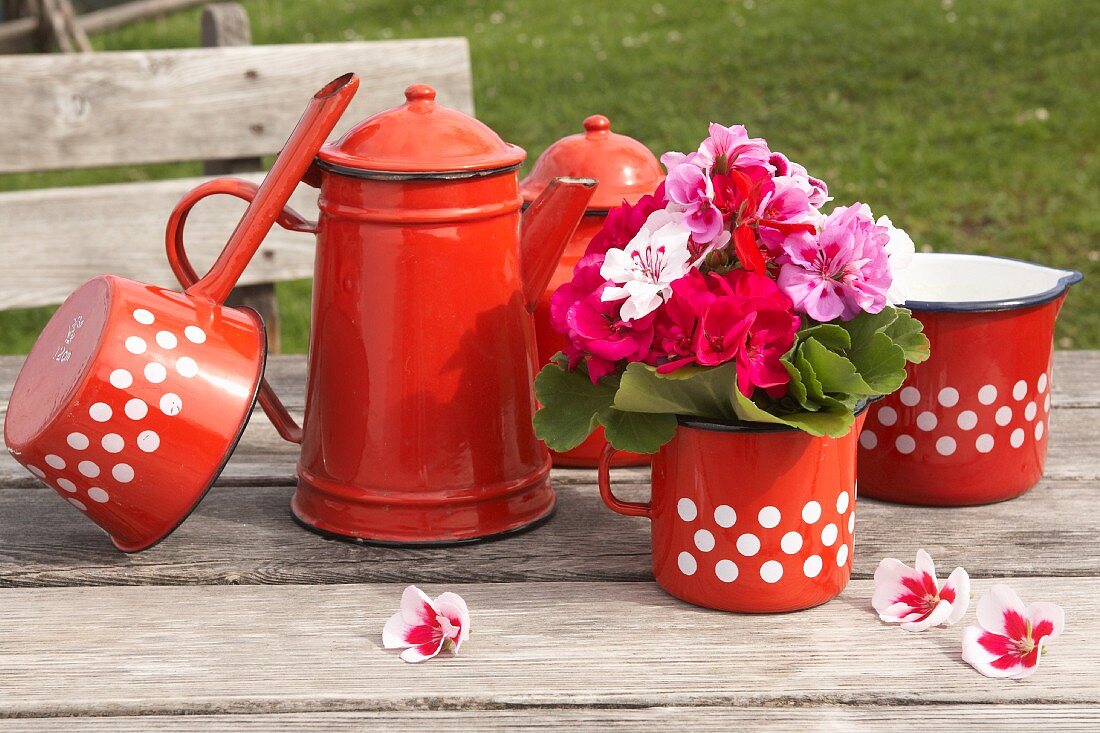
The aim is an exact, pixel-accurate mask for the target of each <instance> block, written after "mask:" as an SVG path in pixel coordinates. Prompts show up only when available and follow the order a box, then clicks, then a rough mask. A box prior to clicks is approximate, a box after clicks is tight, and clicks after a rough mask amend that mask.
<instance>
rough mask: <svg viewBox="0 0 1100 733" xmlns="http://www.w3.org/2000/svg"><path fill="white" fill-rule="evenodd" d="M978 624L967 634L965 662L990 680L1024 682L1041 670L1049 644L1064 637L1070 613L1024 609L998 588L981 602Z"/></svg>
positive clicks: (1041, 606) (1048, 606)
mask: <svg viewBox="0 0 1100 733" xmlns="http://www.w3.org/2000/svg"><path fill="white" fill-rule="evenodd" d="M978 624H979V626H968V627H967V628H966V630H965V631H963V638H962V657H963V660H964V661H965V662H966V663H967V664H969V665H970V666H971V667H973V668H974V669H976V670H978V671H979V672H981V673H982V674H984V675H985V676H986V677H1007V678H1010V679H1023V678H1024V677H1028V676H1030V675H1032V674H1035V672H1036V670H1038V669H1039V659H1040V657H1042V656H1043V651H1044V646H1045V645H1046V643H1047V642H1049V641H1052V640H1054V639H1057V638H1058V637H1059V636H1061V634H1062V629H1064V628H1065V625H1066V612H1065V611H1064V610H1063V609H1062V607H1061V606H1058V605H1055V604H1053V603H1032V604H1030V605H1028V606H1024V603H1023V601H1021V600H1020V596H1018V595H1016V591H1014V590H1012V589H1011V588H1009V587H1008V586H1007V585H1003V584H998V585H994V586H993V587H992V588H990V589H989V591H988V592H987V593H986V594H985V595H983V596H982V597H981V599H980V600H979V601H978Z"/></svg>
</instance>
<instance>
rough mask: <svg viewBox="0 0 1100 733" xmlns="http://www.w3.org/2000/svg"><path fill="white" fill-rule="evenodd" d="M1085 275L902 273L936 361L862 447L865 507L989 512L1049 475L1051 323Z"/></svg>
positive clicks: (977, 269)
mask: <svg viewBox="0 0 1100 733" xmlns="http://www.w3.org/2000/svg"><path fill="white" fill-rule="evenodd" d="M1081 278H1082V276H1081V273H1079V272H1075V271H1070V270H1059V269H1054V268H1050V267H1043V266H1040V265H1035V264H1032V263H1029V262H1022V261H1019V260H1011V259H1005V258H1000V257H986V256H980V255H964V254H917V255H916V256H915V258H914V260H913V262H912V264H911V265H910V266H909V267H908V268H906V269H905V270H903V271H901V273H900V275H899V279H901V281H902V283H903V284H904V287H905V290H906V294H907V300H906V303H905V305H906V307H908V308H910V309H912V311H913V315H914V316H916V317H917V318H918V319H919V320H920V321H921V323H923V324H924V332H925V334H927V336H928V339H929V342H930V344H931V357H930V358H929V359H928V360H927V361H925V362H924V363H922V364H910V365H909V366H908V376H907V378H906V381H905V386H903V387H902V388H901V389H900V390H899V391H897V392H895V393H894V394H892V395H890V396H888V397H886V398H885V399H883V400H882V401H880V402H878V403H876V404H875V405H874V406H873V407H872V408H871V414H870V417H869V418H868V420H867V426H866V428H865V429H864V431H863V434H862V436H861V438H860V455H859V482H860V489H861V490H862V491H863V493H864V494H865V495H867V496H873V497H875V498H879V499H886V500H888V501H897V502H902V503H906V504H925V505H933V506H951V505H967V504H986V503H989V502H995V501H1003V500H1005V499H1011V498H1012V497H1014V496H1018V495H1019V494H1022V493H1023V492H1025V491H1027V490H1028V489H1029V488H1031V487H1032V486H1034V485H1035V484H1036V483H1037V482H1038V481H1039V478H1040V477H1041V476H1042V475H1043V464H1044V461H1045V459H1046V452H1047V441H1048V439H1049V435H1050V431H1049V419H1050V408H1051V378H1052V375H1051V366H1052V355H1053V342H1054V322H1055V319H1056V318H1057V316H1058V312H1059V311H1060V310H1061V307H1062V303H1063V302H1064V301H1065V298H1066V294H1067V291H1068V290H1069V288H1070V286H1072V285H1073V284H1075V283H1077V282H1079V281H1080V280H1081Z"/></svg>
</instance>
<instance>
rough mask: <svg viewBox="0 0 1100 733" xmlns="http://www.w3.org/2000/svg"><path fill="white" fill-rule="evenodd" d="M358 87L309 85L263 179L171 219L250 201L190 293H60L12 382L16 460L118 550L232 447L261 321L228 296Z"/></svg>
mask: <svg viewBox="0 0 1100 733" xmlns="http://www.w3.org/2000/svg"><path fill="white" fill-rule="evenodd" d="M357 86H358V78H357V77H356V76H355V75H353V74H348V75H345V76H344V77H341V78H339V79H336V80H335V81H333V82H331V83H330V84H329V85H327V86H326V87H325V88H324V89H322V90H321V91H320V92H318V93H317V95H315V96H314V98H313V100H312V102H311V103H310V106H309V107H308V108H307V110H306V113H305V114H304V115H303V116H302V118H301V120H300V121H299V123H298V126H297V127H296V128H295V130H294V132H293V133H292V134H291V136H290V138H289V139H288V140H287V143H286V146H285V147H284V149H283V152H282V153H281V154H280V155H279V157H278V159H277V160H276V162H275V165H274V166H272V169H271V171H270V172H269V173H268V176H267V177H266V178H265V179H264V181H263V183H262V184H261V185H260V186H256V185H255V184H252V183H250V182H248V181H236V180H232V179H221V180H216V181H210V182H208V183H206V184H203V186H200V187H199V188H198V189H196V190H195V191H194V192H192V193H191V194H189V195H188V196H187V197H185V198H184V200H183V201H182V202H181V204H180V206H178V207H177V208H176V210H175V212H173V214H172V217H171V219H170V220H169V226H168V241H169V246H170V253H171V254H173V255H174V259H173V262H172V264H173V267H175V268H185V269H186V270H187V271H188V272H189V273H191V274H192V275H193V274H194V273H193V270H191V266H190V263H188V262H187V261H186V257H185V256H184V255H183V254H182V251H178V252H177V251H176V249H175V248H174V245H175V243H176V242H177V241H180V240H179V237H178V236H177V234H178V233H179V232H180V231H181V229H182V227H183V223H184V220H185V219H186V216H187V212H188V211H189V210H190V208H191V206H192V205H193V204H194V203H195V202H196V201H197V200H198V199H199V198H201V197H202V196H205V195H208V194H210V193H215V192H216V193H226V194H232V195H236V196H239V197H241V198H245V199H247V200H249V201H250V202H251V203H250V204H249V207H248V209H247V210H246V211H245V214H244V216H243V218H242V219H241V222H240V224H238V226H237V228H236V229H235V230H234V232H233V235H232V236H231V237H230V239H229V242H228V243H227V244H226V246H225V249H224V250H223V251H222V253H221V255H220V256H219V257H218V260H217V262H215V263H214V265H213V267H211V269H210V271H209V272H208V273H207V274H206V275H205V276H204V277H203V278H201V279H198V278H195V281H194V282H193V283H192V284H191V287H189V288H188V289H187V291H186V292H184V293H177V292H173V291H171V290H166V289H164V288H159V287H155V286H152V285H146V284H143V283H139V282H134V281H132V280H127V279H125V278H120V277H114V276H111V275H103V276H101V277H97V278H94V279H93V280H91V281H89V282H87V283H85V284H84V285H83V286H81V287H80V288H79V289H77V291H76V292H74V293H73V294H72V295H70V296H69V297H68V299H66V301H65V302H64V303H63V304H62V305H61V307H60V308H59V309H58V310H57V312H56V313H54V315H53V317H52V318H51V319H50V321H49V323H47V325H46V328H45V329H44V330H43V332H42V334H41V335H40V336H39V337H38V340H37V341H36V342H35V344H34V346H33V348H32V349H31V351H30V354H29V355H28V356H27V361H26V363H25V364H24V365H23V368H22V370H21V371H20V372H19V376H18V377H17V378H16V380H15V386H14V387H13V389H12V394H11V398H10V400H9V403H8V412H7V416H6V417H5V420H4V441H5V443H6V444H7V447H8V450H9V451H10V452H11V454H12V456H14V457H15V459H16V460H17V461H18V462H19V463H21V464H23V466H24V467H26V469H27V470H28V471H30V472H31V473H32V474H34V475H35V476H36V477H38V479H40V480H41V481H43V482H44V483H46V484H47V485H49V486H51V487H53V488H54V489H55V490H56V491H57V493H58V494H60V495H61V497H62V498H64V499H66V500H67V501H68V502H69V503H70V504H71V505H72V506H74V507H76V508H77V509H79V510H80V511H81V512H84V513H85V514H86V515H87V516H88V518H89V519H91V520H92V521H93V522H95V523H96V524H98V525H99V526H100V527H102V528H103V529H104V530H106V532H107V534H108V535H110V537H111V540H112V542H114V544H115V546H116V547H118V548H119V549H120V550H123V551H125V552H137V551H139V550H144V549H147V548H149V547H152V546H153V545H155V544H156V543H157V542H159V541H160V540H162V539H164V538H165V537H166V536H168V535H169V534H170V533H171V532H172V531H173V530H175V528H176V527H177V526H179V524H180V523H181V522H183V520H184V519H185V518H186V517H187V515H188V514H190V513H191V511H192V510H193V509H194V508H195V507H196V506H197V505H198V503H199V501H201V499H202V497H203V496H204V495H205V494H206V492H207V491H208V490H209V489H210V487H211V485H212V484H213V482H214V480H215V479H216V478H217V477H218V474H219V473H221V470H222V468H223V467H224V466H225V463H226V461H227V460H228V459H229V455H230V453H232V451H233V448H234V447H235V446H236V444H237V441H238V440H239V438H240V435H241V433H242V432H243V430H244V426H245V425H246V423H247V421H248V416H249V414H251V412H252V406H253V403H254V402H255V400H256V398H257V394H258V392H259V391H260V384H261V377H262V374H263V365H264V357H265V354H266V343H265V337H264V328H263V323H262V322H261V321H260V318H259V316H258V315H256V314H255V313H254V312H252V311H250V310H247V309H234V308H227V307H225V306H224V305H223V303H224V301H225V298H226V296H227V295H228V294H229V292H230V290H231V289H232V287H233V285H234V284H235V283H236V282H237V280H238V278H239V277H240V275H241V273H242V271H243V269H244V267H245V266H246V265H247V263H248V261H249V260H250V259H251V258H252V255H253V254H255V252H256V249H257V248H258V247H259V245H260V242H261V241H262V240H263V238H264V236H265V235H266V234H267V232H268V231H269V230H270V229H271V227H272V225H273V224H274V223H275V222H276V221H278V222H279V223H280V224H282V225H283V226H287V227H289V228H293V229H302V228H311V225H310V224H309V223H308V222H305V221H304V220H303V219H301V217H299V216H298V215H297V214H295V213H294V212H293V211H290V210H289V209H284V208H283V207H284V206H285V204H286V202H287V200H288V199H289V197H290V194H291V192H292V191H293V190H294V186H295V184H296V183H297V182H298V180H299V179H300V178H301V176H302V174H303V173H304V172H305V170H306V168H307V167H308V166H309V164H310V162H311V161H312V159H313V156H314V155H315V154H316V152H317V150H318V149H319V148H320V146H321V145H322V143H324V140H325V138H326V137H327V135H328V133H329V132H331V131H332V128H333V126H334V125H335V124H336V121H337V120H338V119H339V117H340V114H341V113H342V112H343V110H344V109H345V108H346V107H347V104H348V102H349V101H350V100H351V96H352V95H353V94H354V93H355V89H356V88H357Z"/></svg>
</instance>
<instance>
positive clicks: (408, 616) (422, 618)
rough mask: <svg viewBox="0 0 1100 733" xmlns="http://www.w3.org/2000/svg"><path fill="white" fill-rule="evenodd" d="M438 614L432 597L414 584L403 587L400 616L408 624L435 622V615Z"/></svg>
mask: <svg viewBox="0 0 1100 733" xmlns="http://www.w3.org/2000/svg"><path fill="white" fill-rule="evenodd" d="M438 614H439V612H438V610H437V609H436V607H435V606H434V605H433V604H432V599H431V598H428V596H427V595H425V593H424V591H422V590H420V589H419V588H417V587H416V586H415V585H410V586H409V587H407V588H405V591H404V592H403V593H402V594H401V617H402V618H403V619H404V620H405V623H406V624H408V625H409V626H421V625H423V624H429V625H432V624H435V617H436V616H437V615H438Z"/></svg>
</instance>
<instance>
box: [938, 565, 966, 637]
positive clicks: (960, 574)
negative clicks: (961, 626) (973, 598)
mask: <svg viewBox="0 0 1100 733" xmlns="http://www.w3.org/2000/svg"><path fill="white" fill-rule="evenodd" d="M948 596H953V597H952V598H950V599H949V600H951V615H950V616H948V617H947V620H946V621H945V623H946V624H947V625H948V626H952V625H954V624H957V623H958V622H959V621H961V620H962V617H963V616H965V615H966V609H968V608H970V576H969V575H968V574H967V572H966V570H964V569H963V568H955V569H954V570H953V571H951V575H949V576H948V577H947V582H945V583H944V584H943V587H942V588H940V598H947V597H948Z"/></svg>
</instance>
